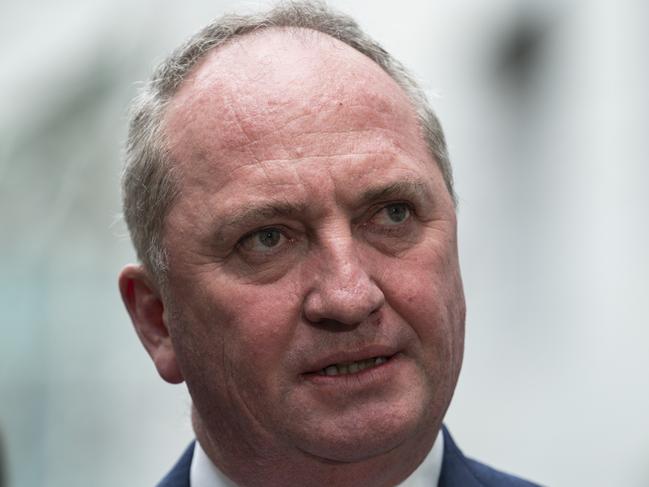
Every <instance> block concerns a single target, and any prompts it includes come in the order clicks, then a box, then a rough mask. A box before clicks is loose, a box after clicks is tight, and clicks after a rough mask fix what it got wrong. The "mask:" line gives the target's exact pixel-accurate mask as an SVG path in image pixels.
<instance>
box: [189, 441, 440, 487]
mask: <svg viewBox="0 0 649 487" xmlns="http://www.w3.org/2000/svg"><path fill="white" fill-rule="evenodd" d="M443 456H444V435H443V434H442V430H440V431H439V433H437V438H436V439H435V444H434V445H433V448H431V450H430V451H429V452H428V455H427V456H426V458H425V459H424V461H423V462H421V464H420V465H419V466H418V467H417V469H416V470H415V471H414V472H412V474H410V476H409V477H408V478H407V479H406V480H404V481H403V482H401V483H400V484H399V485H400V486H401V487H437V483H438V482H439V475H440V473H441V471H442V460H443ZM189 485H190V487H237V484H235V483H234V482H232V480H230V479H229V478H227V477H226V476H225V475H224V474H223V472H221V471H220V470H219V469H218V468H217V467H216V465H214V464H213V463H212V461H211V460H210V459H209V457H208V456H207V454H206V453H205V451H204V450H203V448H201V444H200V443H199V442H198V441H196V446H195V447H194V456H193V457H192V464H191V467H190V470H189Z"/></svg>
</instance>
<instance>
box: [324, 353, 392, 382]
mask: <svg viewBox="0 0 649 487" xmlns="http://www.w3.org/2000/svg"><path fill="white" fill-rule="evenodd" d="M388 360H390V357H383V356H381V357H371V358H368V359H365V360H358V361H356V362H346V363H339V364H331V365H328V366H327V367H325V368H323V369H320V370H319V371H318V372H316V374H317V375H323V376H328V377H331V376H334V375H349V374H356V373H358V372H360V371H362V370H365V369H371V368H374V367H379V366H380V365H383V364H384V363H386V362H387V361H388Z"/></svg>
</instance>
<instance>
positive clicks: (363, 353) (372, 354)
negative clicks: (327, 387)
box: [302, 345, 399, 376]
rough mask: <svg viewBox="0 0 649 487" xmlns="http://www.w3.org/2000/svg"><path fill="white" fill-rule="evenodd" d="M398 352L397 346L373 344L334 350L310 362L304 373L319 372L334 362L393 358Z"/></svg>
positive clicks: (306, 374)
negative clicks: (345, 349) (346, 349)
mask: <svg viewBox="0 0 649 487" xmlns="http://www.w3.org/2000/svg"><path fill="white" fill-rule="evenodd" d="M398 352H399V350H397V349H396V348H395V347H391V346H387V345H372V346H367V347H363V348H361V349H358V350H352V351H339V352H334V353H330V354H328V355H325V356H323V357H321V358H318V359H317V360H315V361H313V362H312V363H310V364H309V365H308V366H307V367H305V369H306V370H305V371H304V372H303V373H302V375H304V376H308V375H313V374H318V373H319V372H320V371H321V370H322V369H324V368H325V367H328V366H329V365H333V364H341V363H350V362H359V361H361V360H367V359H370V358H376V357H386V358H391V357H392V356H394V355H395V354H397V353H398Z"/></svg>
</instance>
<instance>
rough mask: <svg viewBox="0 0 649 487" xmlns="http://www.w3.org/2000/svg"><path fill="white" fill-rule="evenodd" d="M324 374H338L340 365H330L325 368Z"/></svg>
mask: <svg viewBox="0 0 649 487" xmlns="http://www.w3.org/2000/svg"><path fill="white" fill-rule="evenodd" d="M324 375H338V367H336V366H335V365H330V366H329V367H327V368H326V369H324Z"/></svg>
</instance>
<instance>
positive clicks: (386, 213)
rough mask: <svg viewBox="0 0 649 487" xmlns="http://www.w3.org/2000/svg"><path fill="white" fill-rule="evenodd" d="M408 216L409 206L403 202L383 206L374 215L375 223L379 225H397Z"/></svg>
mask: <svg viewBox="0 0 649 487" xmlns="http://www.w3.org/2000/svg"><path fill="white" fill-rule="evenodd" d="M408 218H410V208H409V207H408V205H407V204H405V203H394V204H391V205H387V206H384V207H383V208H381V210H379V211H378V212H377V213H376V215H375V216H374V221H375V223H378V224H380V225H399V224H400V223H403V222H405V221H406V220H407V219H408Z"/></svg>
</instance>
